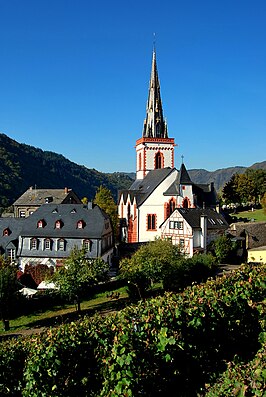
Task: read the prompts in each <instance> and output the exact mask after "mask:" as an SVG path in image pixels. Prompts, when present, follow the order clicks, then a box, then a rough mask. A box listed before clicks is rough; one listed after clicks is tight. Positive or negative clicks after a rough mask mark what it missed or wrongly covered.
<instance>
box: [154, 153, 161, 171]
mask: <svg viewBox="0 0 266 397" xmlns="http://www.w3.org/2000/svg"><path fill="white" fill-rule="evenodd" d="M154 168H155V169H156V170H157V169H159V168H163V154H162V153H161V152H157V153H156V154H155V164H154Z"/></svg>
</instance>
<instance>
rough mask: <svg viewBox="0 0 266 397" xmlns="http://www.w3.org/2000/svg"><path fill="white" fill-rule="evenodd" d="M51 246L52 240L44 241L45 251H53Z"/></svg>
mask: <svg viewBox="0 0 266 397" xmlns="http://www.w3.org/2000/svg"><path fill="white" fill-rule="evenodd" d="M51 246H52V242H51V240H50V239H49V238H46V239H45V240H44V249H45V250H50V249H51Z"/></svg>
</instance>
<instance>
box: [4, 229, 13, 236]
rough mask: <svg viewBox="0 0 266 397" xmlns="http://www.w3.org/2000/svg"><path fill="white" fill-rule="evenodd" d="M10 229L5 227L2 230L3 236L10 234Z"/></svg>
mask: <svg viewBox="0 0 266 397" xmlns="http://www.w3.org/2000/svg"><path fill="white" fill-rule="evenodd" d="M10 233H11V232H10V230H9V229H8V228H7V229H5V230H4V231H3V236H9V235H10Z"/></svg>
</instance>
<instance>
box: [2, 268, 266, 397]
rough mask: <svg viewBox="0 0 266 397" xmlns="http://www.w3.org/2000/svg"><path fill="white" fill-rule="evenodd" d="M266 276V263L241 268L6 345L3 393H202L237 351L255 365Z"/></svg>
mask: <svg viewBox="0 0 266 397" xmlns="http://www.w3.org/2000/svg"><path fill="white" fill-rule="evenodd" d="M265 280H266V266H253V267H252V266H243V267H241V268H240V270H239V271H236V272H234V273H232V274H231V275H230V276H226V275H224V276H222V277H220V278H219V279H217V280H209V281H208V282H207V283H205V284H200V285H198V286H197V285H194V286H192V287H189V288H187V289H186V290H184V292H183V293H182V294H176V295H175V294H171V293H166V294H165V295H164V296H163V297H159V298H154V299H150V300H146V301H142V302H140V303H139V304H138V305H136V306H130V307H128V308H126V309H124V310H122V311H121V312H118V313H115V314H110V315H108V316H107V317H105V318H100V317H94V318H85V319H83V320H81V321H79V322H76V323H71V324H68V325H62V326H60V327H58V328H56V329H50V330H49V331H48V332H47V333H44V334H42V335H40V336H34V337H32V338H31V339H27V340H25V341H21V340H18V341H9V342H5V343H2V346H1V349H0V363H1V364H0V391H1V395H3V396H11V395H16V396H27V397H28V396H31V397H39V396H53V397H59V396H60V397H61V396H74V395H78V396H81V397H82V396H95V397H96V396H97V397H99V396H109V397H111V396H119V395H121V396H138V395H141V396H151V395H152V396H163V395H172V394H171V393H172V390H173V389H174V390H178V394H179V395H180V396H183V397H184V396H189V397H191V396H192V397H193V396H196V395H197V394H198V393H199V392H200V391H202V390H203V389H204V385H205V384H206V383H210V382H211V380H212V379H214V378H215V377H217V376H219V375H220V374H221V373H222V372H224V371H225V370H226V365H225V363H226V362H230V361H232V360H233V358H234V356H235V355H236V354H237V355H238V358H239V360H241V361H242V362H243V363H245V365H247V367H246V368H248V365H249V364H248V362H250V365H251V367H252V366H253V367H254V366H255V365H256V364H255V362H254V363H253V358H254V355H255V354H256V352H257V351H258V350H259V348H260V343H259V335H260V333H261V331H264V332H265V307H263V305H262V304H259V302H261V301H262V300H263V299H264V298H265V291H266V283H265ZM261 335H262V334H261ZM259 354H260V353H258V355H259ZM258 357H262V356H258ZM252 363H253V364H252ZM263 366H264V361H263V360H260V361H259V362H258V367H257V369H259V370H262V372H260V376H261V378H262V379H263V376H264V375H263V374H264V372H263V370H264V367H263ZM254 368H255V367H254ZM7 370H8V371H9V376H7ZM158 379H159V381H158ZM261 382H262V381H261ZM261 384H262V383H261ZM260 387H262V386H259V385H258V386H257V389H258V388H260ZM12 390H14V391H15V392H14V394H12ZM258 390H259V389H258ZM221 395H222V394H221ZM231 395H233V394H231ZM256 395H260V394H256ZM261 395H262V394H261ZM217 396H218V395H217ZM226 396H227V395H226ZM228 396H229V394H228Z"/></svg>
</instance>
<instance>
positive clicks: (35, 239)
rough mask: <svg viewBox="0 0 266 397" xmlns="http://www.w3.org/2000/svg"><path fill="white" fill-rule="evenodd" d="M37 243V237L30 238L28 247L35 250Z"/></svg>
mask: <svg viewBox="0 0 266 397" xmlns="http://www.w3.org/2000/svg"><path fill="white" fill-rule="evenodd" d="M37 245H38V240H37V238H32V239H31V240H30V249H31V250H36V249H37Z"/></svg>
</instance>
